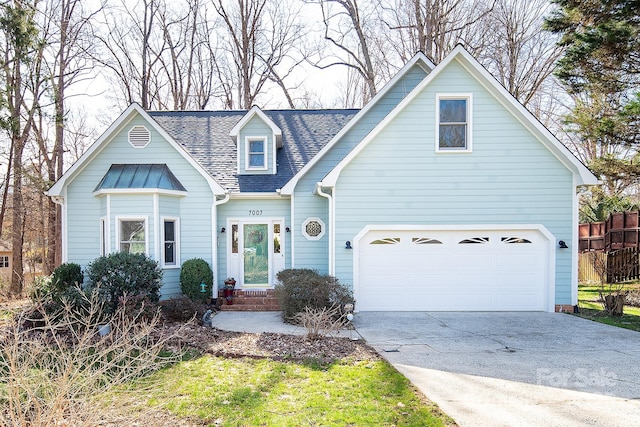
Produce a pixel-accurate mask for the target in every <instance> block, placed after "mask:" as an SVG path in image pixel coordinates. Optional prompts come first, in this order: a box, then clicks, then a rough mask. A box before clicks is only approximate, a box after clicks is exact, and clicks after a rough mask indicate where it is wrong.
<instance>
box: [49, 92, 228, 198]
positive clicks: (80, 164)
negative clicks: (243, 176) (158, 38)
mask: <svg viewBox="0 0 640 427" xmlns="http://www.w3.org/2000/svg"><path fill="white" fill-rule="evenodd" d="M136 113H137V114H139V115H140V116H142V118H144V119H145V120H146V121H147V123H148V124H149V125H151V126H152V127H153V129H154V130H156V131H157V132H158V133H159V134H160V135H161V136H162V137H163V138H164V139H166V140H167V142H169V144H170V145H171V146H172V147H173V148H174V149H175V150H176V151H177V152H178V153H180V154H181V155H182V157H184V159H185V160H186V161H187V162H189V164H190V165H191V166H193V168H194V169H196V170H197V171H198V173H200V175H202V177H203V178H204V179H205V180H206V181H207V183H208V184H209V188H210V189H211V191H212V192H213V194H214V195H224V193H225V190H224V188H222V187H221V186H220V185H219V184H218V183H217V182H216V181H215V180H214V179H213V178H212V177H211V175H209V174H208V173H207V172H206V171H205V170H204V169H203V168H202V166H201V165H200V163H198V162H197V161H196V160H195V159H194V158H193V157H191V155H190V154H189V153H187V151H186V150H185V149H184V148H182V146H181V145H180V144H178V143H177V142H176V141H175V140H174V139H173V138H172V137H171V136H170V135H169V134H168V133H167V132H166V131H165V130H164V129H163V128H162V127H161V126H160V125H158V123H157V122H156V121H155V120H154V119H153V117H151V116H150V115H149V114H148V113H147V112H146V111H144V109H143V108H142V107H140V105H138V104H136V103H133V104H131V105H129V107H127V109H126V110H125V111H124V112H123V113H122V114H120V116H119V117H118V118H117V119H116V120H115V121H114V122H113V123H112V124H111V126H109V127H108V128H107V130H106V131H104V132H103V133H102V135H100V137H99V138H98V139H97V140H96V142H94V143H93V144H92V145H91V146H90V147H89V149H88V150H87V151H86V152H85V153H84V154H83V155H82V156H81V157H80V158H79V159H78V160H77V161H76V162H75V163H74V164H73V165H72V166H71V167H70V168H69V170H67V172H65V173H64V174H63V175H62V177H61V178H60V179H59V180H58V181H57V182H56V183H55V184H54V185H53V186H52V187H51V188H50V189H49V190H48V191H47V192H46V193H45V194H46V195H47V196H60V195H61V194H62V191H63V188H64V187H65V186H66V185H67V184H68V183H69V182H71V181H72V180H73V178H75V176H76V175H77V174H78V172H80V171H81V170H82V169H83V168H84V167H85V166H86V165H87V164H88V162H89V161H90V160H92V159H93V158H94V157H95V156H97V155H98V153H100V152H101V151H102V149H103V148H104V147H106V146H107V145H108V143H109V142H110V141H111V139H112V138H113V136H114V135H115V134H116V133H117V132H118V131H119V130H120V129H122V127H124V125H126V124H127V123H128V122H129V121H131V119H133V117H135V114H136Z"/></svg>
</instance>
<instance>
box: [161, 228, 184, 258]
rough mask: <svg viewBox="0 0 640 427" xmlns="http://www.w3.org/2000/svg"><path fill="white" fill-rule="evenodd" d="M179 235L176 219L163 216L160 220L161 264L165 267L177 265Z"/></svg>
mask: <svg viewBox="0 0 640 427" xmlns="http://www.w3.org/2000/svg"><path fill="white" fill-rule="evenodd" d="M179 236H180V226H179V222H178V219H177V218H164V219H163V220H162V265H163V266H165V267H178V266H179V258H180V255H179V254H180V252H179V248H180V245H179Z"/></svg>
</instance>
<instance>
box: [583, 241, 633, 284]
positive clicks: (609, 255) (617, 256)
mask: <svg viewBox="0 0 640 427" xmlns="http://www.w3.org/2000/svg"><path fill="white" fill-rule="evenodd" d="M601 274H603V275H604V276H605V280H606V282H607V283H619V282H624V281H627V280H638V279H640V248H637V247H636V248H624V249H619V250H617V251H611V252H598V251H591V252H582V253H580V254H578V281H579V282H581V283H589V282H594V283H599V282H600V275H601Z"/></svg>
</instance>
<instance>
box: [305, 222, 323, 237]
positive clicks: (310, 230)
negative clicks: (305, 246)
mask: <svg viewBox="0 0 640 427" xmlns="http://www.w3.org/2000/svg"><path fill="white" fill-rule="evenodd" d="M324 231H325V228H324V222H322V220H321V219H320V218H307V220H306V221H305V222H303V223H302V235H303V236H304V237H305V238H307V240H320V239H321V238H322V236H324Z"/></svg>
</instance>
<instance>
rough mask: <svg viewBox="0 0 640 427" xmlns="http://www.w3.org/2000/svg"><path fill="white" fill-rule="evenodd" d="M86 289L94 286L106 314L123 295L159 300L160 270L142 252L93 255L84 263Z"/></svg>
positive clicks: (155, 263)
mask: <svg viewBox="0 0 640 427" xmlns="http://www.w3.org/2000/svg"><path fill="white" fill-rule="evenodd" d="M87 277H88V279H89V281H90V285H89V289H88V291H89V292H93V291H94V290H96V291H97V292H98V293H99V295H100V299H101V300H102V302H103V304H104V307H103V312H104V314H106V315H109V314H113V313H114V312H115V311H116V309H117V308H118V304H119V302H120V301H121V300H122V297H123V296H125V295H126V296H127V297H137V296H142V297H144V299H145V300H148V301H149V302H150V303H154V304H155V303H157V302H158V301H159V300H160V287H161V286H162V270H161V269H160V267H159V266H158V263H157V262H156V261H154V260H152V259H150V258H148V257H147V256H146V255H145V254H135V253H128V252H117V253H113V254H109V255H106V256H101V257H99V258H96V259H95V260H94V261H93V262H91V263H90V264H89V265H88V266H87Z"/></svg>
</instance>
